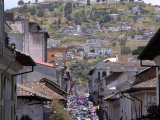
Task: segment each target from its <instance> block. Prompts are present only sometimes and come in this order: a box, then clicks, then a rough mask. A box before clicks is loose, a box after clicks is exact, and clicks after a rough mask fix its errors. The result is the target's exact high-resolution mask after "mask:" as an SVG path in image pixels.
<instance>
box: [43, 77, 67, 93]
mask: <svg viewBox="0 0 160 120" xmlns="http://www.w3.org/2000/svg"><path fill="white" fill-rule="evenodd" d="M44 81H46V82H48V83H50V84H51V85H53V86H54V87H56V88H57V89H59V90H61V91H63V92H64V93H66V94H69V93H67V92H66V91H65V90H63V89H61V88H60V87H58V86H57V84H56V83H54V82H53V81H51V80H48V79H46V78H43V79H42V80H40V82H44Z"/></svg>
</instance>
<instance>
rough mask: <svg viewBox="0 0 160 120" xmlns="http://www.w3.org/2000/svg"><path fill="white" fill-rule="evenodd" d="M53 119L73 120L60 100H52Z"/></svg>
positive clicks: (51, 115) (51, 116)
mask: <svg viewBox="0 0 160 120" xmlns="http://www.w3.org/2000/svg"><path fill="white" fill-rule="evenodd" d="M50 107H51V112H50V119H51V120H71V117H70V116H69V115H68V112H67V111H66V110H64V104H63V103H61V102H60V100H53V101H52V102H51V105H50Z"/></svg>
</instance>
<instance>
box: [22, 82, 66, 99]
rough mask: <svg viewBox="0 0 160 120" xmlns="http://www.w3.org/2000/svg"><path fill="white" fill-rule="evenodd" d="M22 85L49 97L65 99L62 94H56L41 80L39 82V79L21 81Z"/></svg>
mask: <svg viewBox="0 0 160 120" xmlns="http://www.w3.org/2000/svg"><path fill="white" fill-rule="evenodd" d="M23 85H25V86H27V87H29V88H31V89H33V90H35V91H37V92H39V93H41V94H43V95H45V96H48V97H49V98H50V99H65V98H64V97H63V96H61V95H59V94H57V93H56V92H54V91H53V90H51V89H50V88H48V87H47V86H46V85H45V83H43V82H39V81H30V82H23Z"/></svg>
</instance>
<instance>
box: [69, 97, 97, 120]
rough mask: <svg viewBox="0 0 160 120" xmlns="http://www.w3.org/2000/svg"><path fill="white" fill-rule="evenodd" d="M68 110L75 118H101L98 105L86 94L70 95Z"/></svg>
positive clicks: (88, 119) (89, 119)
mask: <svg viewBox="0 0 160 120" xmlns="http://www.w3.org/2000/svg"><path fill="white" fill-rule="evenodd" d="M66 110H67V111H68V113H69V115H70V116H72V118H73V120H99V118H98V115H97V107H96V106H94V105H93V102H91V101H90V100H89V98H87V97H86V96H71V95H70V96H68V103H67V108H66Z"/></svg>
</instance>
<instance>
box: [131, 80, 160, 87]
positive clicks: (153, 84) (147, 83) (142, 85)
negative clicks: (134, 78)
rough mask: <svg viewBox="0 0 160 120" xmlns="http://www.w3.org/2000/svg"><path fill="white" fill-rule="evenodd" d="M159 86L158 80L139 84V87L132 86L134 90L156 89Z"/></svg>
mask: <svg viewBox="0 0 160 120" xmlns="http://www.w3.org/2000/svg"><path fill="white" fill-rule="evenodd" d="M156 86H157V79H156V78H154V79H151V80H147V81H145V82H142V83H139V84H137V85H134V86H132V87H133V88H144V87H148V88H149V87H156Z"/></svg>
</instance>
